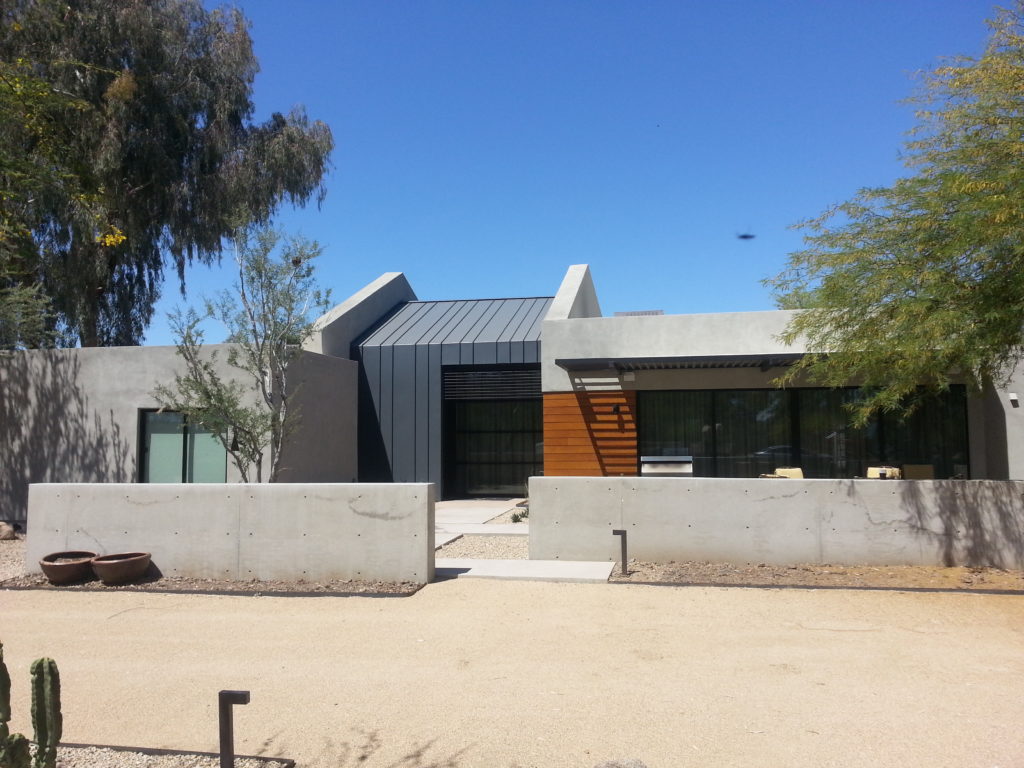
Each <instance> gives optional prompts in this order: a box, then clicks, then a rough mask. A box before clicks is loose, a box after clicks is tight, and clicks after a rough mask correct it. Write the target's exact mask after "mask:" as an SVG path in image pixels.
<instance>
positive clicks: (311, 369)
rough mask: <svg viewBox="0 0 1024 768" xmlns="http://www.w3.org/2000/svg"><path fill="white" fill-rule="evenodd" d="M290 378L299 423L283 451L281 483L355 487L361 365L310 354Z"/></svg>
mask: <svg viewBox="0 0 1024 768" xmlns="http://www.w3.org/2000/svg"><path fill="white" fill-rule="evenodd" d="M289 378H290V382H294V387H295V389H294V392H293V395H292V397H293V401H292V402H293V404H294V406H295V408H296V412H297V416H298V422H297V426H296V428H295V431H294V432H292V434H291V435H290V436H289V438H288V440H287V441H286V442H285V444H284V449H283V450H282V452H281V461H280V463H279V467H280V472H279V473H278V482H281V483H354V482H355V481H356V478H357V477H358V474H359V470H358V458H357V445H356V437H357V427H358V422H357V413H358V404H357V397H356V393H357V391H358V378H359V365H358V363H356V362H354V361H352V360H343V359H342V358H339V357H328V356H326V355H316V354H312V353H309V352H305V353H303V354H302V355H300V356H299V357H298V358H297V359H296V360H295V362H294V363H293V364H292V367H291V369H290V371H289Z"/></svg>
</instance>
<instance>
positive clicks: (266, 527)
mask: <svg viewBox="0 0 1024 768" xmlns="http://www.w3.org/2000/svg"><path fill="white" fill-rule="evenodd" d="M29 498H30V502H29V503H30V514H29V524H28V547H27V551H26V559H25V566H26V568H27V569H28V570H30V571H38V570H39V566H38V563H39V560H40V559H41V558H42V557H43V556H44V555H46V554H49V553H51V552H66V551H69V550H88V551H91V552H96V553H97V554H113V553H115V552H151V553H152V555H153V564H154V565H155V566H156V567H157V568H158V569H159V570H160V571H161V572H162V573H163V574H165V575H167V576H191V577H195V578H220V579H233V580H250V579H263V580H268V579H283V580H289V581H295V580H299V579H305V580H307V581H312V580H326V579H363V580H376V579H379V580H383V581H412V582H416V583H420V584H423V583H427V582H429V581H432V580H433V577H434V491H433V487H432V486H430V485H359V484H306V483H295V484H273V485H269V484H262V485H256V484H248V485H221V484H216V485H213V484H192V485H167V484H151V485H150V484H147V485H139V484H133V485H121V484H99V485H33V486H32V488H31V492H30V495H29Z"/></svg>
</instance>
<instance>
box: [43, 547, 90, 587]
mask: <svg viewBox="0 0 1024 768" xmlns="http://www.w3.org/2000/svg"><path fill="white" fill-rule="evenodd" d="M94 557H96V553H95V552H80V551H74V552H52V553H50V554H49V555H47V556H46V557H44V558H43V559H42V560H40V561H39V567H40V568H42V569H43V573H44V574H46V578H48V579H49V580H50V583H51V584H71V583H72V582H75V581H84V580H85V579H87V578H89V577H90V576H91V575H92V568H91V565H92V559H93V558H94Z"/></svg>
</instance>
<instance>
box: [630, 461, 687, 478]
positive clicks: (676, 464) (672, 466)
mask: <svg viewBox="0 0 1024 768" xmlns="http://www.w3.org/2000/svg"><path fill="white" fill-rule="evenodd" d="M640 475H641V477H693V456H641V457H640Z"/></svg>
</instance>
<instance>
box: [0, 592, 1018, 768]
mask: <svg viewBox="0 0 1024 768" xmlns="http://www.w3.org/2000/svg"><path fill="white" fill-rule="evenodd" d="M0 632H2V636H3V642H4V655H5V658H6V660H7V663H8V666H9V668H10V669H12V670H21V672H20V673H16V674H12V677H13V678H15V679H14V681H13V682H15V685H14V686H12V687H13V689H14V690H13V691H12V694H13V698H14V701H13V702H12V704H13V710H14V722H12V723H11V725H12V727H13V728H14V729H15V730H21V731H24V730H25V729H26V728H28V729H31V723H30V722H29V721H30V718H29V716H28V712H29V703H28V697H29V692H28V690H27V689H28V685H27V680H26V679H25V678H26V672H27V669H28V666H29V665H30V664H31V661H32V659H33V658H36V657H38V656H40V655H46V656H50V657H52V658H54V659H56V660H57V662H58V663H59V664H60V670H61V683H62V686H63V688H64V691H63V693H66V696H63V697H62V698H63V703H64V733H65V738H67V739H68V740H69V741H78V742H86V741H92V742H95V743H105V744H110V743H121V744H132V745H140V746H141V745H145V746H153V747H169V748H180V749H196V750H203V751H211V750H213V749H215V748H216V741H217V707H216V695H217V691H218V690H220V689H224V688H233V689H240V690H251V691H252V702H251V704H249V705H247V706H245V707H239V708H237V711H236V715H235V743H236V747H237V749H238V751H239V752H240V753H242V754H257V753H262V754H267V755H281V756H286V757H290V758H294V759H295V760H296V761H297V762H298V764H299V766H301V768H384V767H385V766H391V767H392V768H397V767H401V768H412V766H418V767H419V768H426V766H430V765H434V766H444V765H449V766H452V765H457V766H458V768H485V767H486V768H510V767H511V766H519V768H592V766H594V765H596V764H598V763H600V762H601V761H602V760H607V759H609V758H613V757H627V756H629V757H635V758H636V759H638V760H641V761H642V762H643V763H644V764H646V765H648V766H650V768H707V766H714V768H750V767H751V766H786V767H787V768H824V767H825V766H834V767H835V766H842V768H875V767H876V766H900V768H936V767H937V766H951V767H952V766H975V767H977V768H991V767H992V766H1004V768H1008V767H1009V766H1021V765H1024V733H1022V731H1021V728H1020V723H1021V722H1024V698H1022V697H1021V695H1020V691H1021V690H1022V686H1024V663H1022V659H1021V637H1022V636H1024V606H1022V603H1021V598H1020V597H1016V596H1010V595H983V594H971V593H962V592H961V593H955V592H939V593H921V592H897V591H865V590H820V589H819V590H804V589H790V590H778V589H767V590H766V589H735V588H719V589H704V588H700V587H690V588H662V587H645V586H636V585H631V584H626V585H618V586H616V585H605V584H565V583H554V584H553V583H545V582H526V581H500V580H491V579H452V580H449V581H444V582H440V583H438V584H432V585H429V586H428V587H426V588H425V589H423V590H421V591H420V592H418V593H416V595H414V596H413V597H411V598H408V599H402V600H377V599H366V598H352V599H348V598H346V599H334V598H324V599H303V598H297V599H296V598H289V599H283V598H273V597H267V598H260V599H251V598H239V597H220V596H207V595H168V594H137V593H123V592H120V593H115V592H109V593H107V592H102V593H101V592H78V593H71V592H58V591H49V592H43V591H38V590H37V591H33V592H19V591H10V590H0ZM364 755H365V756H366V758H365V759H363V756H364Z"/></svg>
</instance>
